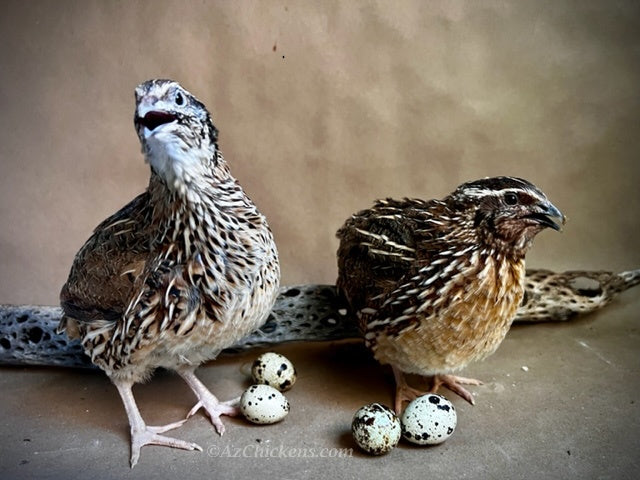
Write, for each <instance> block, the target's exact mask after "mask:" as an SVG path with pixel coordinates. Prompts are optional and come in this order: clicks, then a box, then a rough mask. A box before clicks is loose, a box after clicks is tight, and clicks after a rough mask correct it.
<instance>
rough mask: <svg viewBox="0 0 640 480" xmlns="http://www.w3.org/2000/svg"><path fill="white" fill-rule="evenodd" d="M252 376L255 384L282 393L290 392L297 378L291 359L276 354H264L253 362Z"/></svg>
mask: <svg viewBox="0 0 640 480" xmlns="http://www.w3.org/2000/svg"><path fill="white" fill-rule="evenodd" d="M251 376H252V377H253V381H254V382H256V383H263V384H265V385H270V386H272V387H273V388H277V389H278V390H280V391H281V392H286V391H287V390H289V389H290V388H291V387H292V386H293V384H294V383H295V382H296V378H297V375H296V369H295V368H294V366H293V364H292V363H291V362H290V361H289V359H288V358H287V357H285V356H284V355H280V354H279V353H274V352H267V353H263V354H262V355H260V356H259V357H258V358H257V359H256V360H255V361H254V362H253V365H252V366H251Z"/></svg>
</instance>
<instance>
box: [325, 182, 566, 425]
mask: <svg viewBox="0 0 640 480" xmlns="http://www.w3.org/2000/svg"><path fill="white" fill-rule="evenodd" d="M561 224H564V216H563V215H562V213H561V212H560V211H559V210H558V209H557V208H556V207H555V206H554V205H553V204H552V203H551V202H550V201H549V200H548V199H547V198H546V196H545V195H544V193H543V192H542V191H540V189H538V188H537V187H536V186H535V185H533V184H531V183H530V182H528V181H526V180H523V179H520V178H514V177H494V178H485V179H481V180H477V181H472V182H468V183H464V184H462V185H460V186H459V187H458V188H457V189H456V190H455V191H454V192H452V193H451V194H450V195H448V196H447V197H445V198H444V199H442V200H430V201H424V200H420V199H408V198H407V199H403V200H393V199H386V200H379V201H377V202H375V204H374V205H373V207H372V208H370V209H368V210H362V211H360V212H358V213H356V214H354V215H353V216H352V217H351V218H349V219H348V220H347V221H346V222H345V224H344V225H343V226H342V227H341V228H340V229H339V230H338V232H337V236H338V238H339V240H340V245H339V248H338V280H337V286H338V289H339V291H340V292H341V294H342V295H343V296H344V297H345V299H346V301H347V303H348V305H349V308H350V309H351V310H352V312H353V313H355V316H356V318H357V321H358V324H359V328H360V330H361V332H362V334H363V335H364V337H365V343H366V345H367V346H368V348H369V349H370V350H371V351H372V352H373V355H374V357H375V358H376V359H377V360H378V361H379V362H380V363H382V364H389V365H391V367H392V370H393V373H394V377H395V380H396V396H395V408H396V411H397V412H398V413H399V412H400V411H401V410H402V406H403V403H404V401H409V400H411V399H413V398H415V397H416V396H418V395H421V394H422V393H423V392H420V391H419V390H417V389H415V388H412V387H410V386H409V385H408V383H407V381H406V379H405V374H418V375H422V376H425V377H428V378H429V379H430V380H431V391H432V392H435V391H437V389H438V388H439V387H440V386H445V387H447V388H449V389H450V390H452V391H453V392H455V393H457V394H458V395H460V396H461V397H462V398H464V399H465V400H467V401H468V402H470V403H472V404H473V403H474V401H473V397H472V395H471V394H470V392H469V391H468V390H467V389H466V388H464V387H463V386H462V385H465V384H471V385H478V384H480V383H481V382H479V381H478V380H475V379H469V378H463V377H458V376H455V375H453V373H455V372H457V371H459V370H460V369H462V368H464V367H465V366H466V365H468V364H469V363H470V362H473V361H477V360H480V359H483V358H485V357H487V356H488V355H490V354H491V353H493V352H494V351H495V350H496V349H497V348H498V346H499V345H500V343H501V342H502V340H503V339H504V337H505V335H506V333H507V331H508V330H509V327H510V325H511V322H512V321H513V318H514V316H515V314H516V311H517V310H518V306H519V305H520V303H521V300H522V297H523V291H524V278H525V254H526V252H527V250H528V249H529V248H530V247H531V243H532V241H533V238H534V237H535V236H536V234H538V233H539V232H540V231H542V230H543V229H545V228H552V229H554V230H560V228H561Z"/></svg>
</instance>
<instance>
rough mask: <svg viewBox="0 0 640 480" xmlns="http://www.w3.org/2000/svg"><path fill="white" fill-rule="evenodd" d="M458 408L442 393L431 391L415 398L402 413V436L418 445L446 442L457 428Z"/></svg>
mask: <svg viewBox="0 0 640 480" xmlns="http://www.w3.org/2000/svg"><path fill="white" fill-rule="evenodd" d="M457 421H458V417H457V414H456V408H455V407H454V406H453V404H452V403H451V402H450V401H449V400H447V399H446V398H445V397H443V396H442V395H436V394H435V393H429V394H427V395H423V396H421V397H418V398H416V399H415V400H413V401H412V402H411V403H409V405H407V408H405V410H404V412H403V413H402V418H401V424H402V436H403V437H404V438H405V439H407V440H408V441H410V442H411V443H415V444H418V445H436V444H438V443H442V442H444V441H445V440H446V439H447V438H449V437H450V436H451V434H453V431H454V430H455V429H456V424H457Z"/></svg>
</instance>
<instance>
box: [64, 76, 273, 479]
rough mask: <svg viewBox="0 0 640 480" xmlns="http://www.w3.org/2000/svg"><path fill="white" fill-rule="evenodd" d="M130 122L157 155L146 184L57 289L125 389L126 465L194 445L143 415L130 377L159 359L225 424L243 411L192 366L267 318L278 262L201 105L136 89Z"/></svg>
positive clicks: (67, 318)
mask: <svg viewBox="0 0 640 480" xmlns="http://www.w3.org/2000/svg"><path fill="white" fill-rule="evenodd" d="M135 99H136V107H135V115H134V124H135V127H136V131H137V133H138V136H139V138H140V142H141V144H142V152H143V153H144V157H145V160H146V162H148V163H149V165H150V167H151V178H150V181H149V186H148V188H147V190H146V191H145V192H144V193H142V194H140V195H139V196H137V197H136V198H135V199H133V200H132V201H131V202H130V203H128V204H127V205H126V206H124V207H123V208H122V209H121V210H119V211H118V212H116V213H115V214H113V215H112V216H111V217H109V218H107V219H106V220H105V221H103V222H102V223H101V224H100V225H98V226H97V227H96V229H95V230H94V232H93V234H92V235H91V237H90V238H89V240H88V241H87V242H86V243H85V244H84V246H83V247H82V248H81V249H80V251H79V252H78V253H77V255H76V257H75V260H74V262H73V265H72V267H71V272H70V274H69V278H68V280H67V282H66V284H65V285H64V287H63V288H62V292H61V295H60V298H61V304H62V308H63V310H64V317H63V319H62V320H61V322H60V326H59V330H61V331H62V330H65V331H66V332H67V334H68V335H69V336H70V337H71V338H79V339H80V340H81V341H82V345H83V347H84V349H85V351H86V353H87V354H88V355H89V356H90V357H91V360H92V361H93V362H94V363H95V364H96V365H98V366H99V367H100V368H102V369H103V370H104V371H105V372H106V374H107V375H108V376H109V378H110V379H111V381H112V382H113V383H114V384H115V386H116V387H117V389H118V392H119V393H120V396H121V397H122V401H123V403H124V407H125V410H126V413H127V416H128V419H129V424H130V427H131V466H132V467H133V466H134V465H135V464H136V462H137V461H138V458H139V455H140V449H141V447H142V446H143V445H148V444H154V445H166V446H170V447H176V448H182V449H187V450H194V449H198V450H201V448H200V447H199V446H198V445H196V444H195V443H191V442H186V441H183V440H178V439H175V438H171V437H166V436H163V435H161V433H163V432H165V431H167V430H170V429H173V428H176V427H178V426H180V425H182V423H183V422H184V421H186V419H184V420H182V421H179V422H175V423H171V424H169V425H165V426H161V427H152V426H148V425H146V424H145V422H144V420H143V419H142V417H141V415H140V412H139V410H138V407H137V406H136V403H135V400H134V397H133V394H132V386H133V385H134V384H135V383H137V382H141V381H144V380H145V379H146V378H148V377H149V376H150V374H151V373H152V372H153V370H154V369H155V368H157V367H164V368H167V369H171V370H174V371H176V372H177V373H178V374H179V375H180V376H181V377H182V378H183V379H184V380H185V381H186V383H187V384H188V385H189V387H190V388H191V389H192V390H193V392H194V393H195V395H196V397H197V399H198V402H197V403H196V405H195V406H194V408H193V409H192V410H191V411H190V412H189V414H188V415H187V418H188V417H189V416H191V415H193V414H194V413H195V412H196V411H198V410H199V409H200V408H203V409H204V410H205V411H206V413H207V414H208V416H209V417H210V419H211V422H212V423H213V425H214V426H215V428H216V430H217V431H218V432H219V433H220V434H222V433H223V432H224V425H223V423H222V421H221V419H220V416H221V415H234V414H236V413H237V405H236V402H235V401H229V402H221V401H218V399H217V398H216V397H215V396H214V395H213V394H212V393H211V392H210V391H209V390H208V389H207V388H206V387H205V386H204V385H203V384H202V382H200V380H199V379H198V378H197V377H196V376H195V373H194V371H195V369H196V368H197V367H198V365H200V364H201V363H203V362H205V361H207V360H210V359H213V358H215V357H216V355H217V354H218V353H219V352H220V351H221V350H222V349H224V348H226V347H228V346H230V345H232V344H233V343H235V342H237V341H238V340H239V339H240V338H241V337H243V336H245V335H247V334H249V333H250V332H252V331H254V330H256V329H257V328H258V327H260V326H261V325H262V324H263V323H264V322H265V320H266V318H267V315H268V313H269V311H270V309H271V307H272V305H273V303H274V301H275V298H276V295H277V292H278V285H279V278H280V271H279V264H278V255H277V251H276V247H275V244H274V241H273V237H272V234H271V231H270V229H269V226H268V225H267V222H266V220H265V217H264V216H263V215H262V214H261V213H260V212H259V211H258V210H257V208H256V207H255V205H254V204H253V203H252V202H251V200H250V199H249V198H248V197H247V195H246V194H245V192H244V191H243V189H242V188H241V187H240V185H239V184H238V182H237V181H236V180H235V179H234V178H233V176H232V175H231V173H230V172H229V168H228V166H227V163H226V162H225V160H224V158H223V156H222V154H221V153H220V150H219V149H218V144H217V141H218V131H217V130H216V128H215V127H214V125H213V123H212V121H211V117H210V115H209V113H208V112H207V109H206V108H205V106H204V105H203V104H202V103H201V102H200V101H198V100H197V99H196V98H195V97H194V96H193V95H192V94H191V93H189V92H188V91H187V90H185V89H184V88H183V87H182V86H180V85H179V84H178V83H177V82H174V81H171V80H149V81H147V82H144V83H142V84H141V85H139V86H138V87H137V88H136V90H135Z"/></svg>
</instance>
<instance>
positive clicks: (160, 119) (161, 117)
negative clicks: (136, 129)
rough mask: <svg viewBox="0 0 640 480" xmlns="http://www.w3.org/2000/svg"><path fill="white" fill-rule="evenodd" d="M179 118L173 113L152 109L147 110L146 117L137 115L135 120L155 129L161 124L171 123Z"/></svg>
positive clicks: (139, 123) (150, 129)
mask: <svg viewBox="0 0 640 480" xmlns="http://www.w3.org/2000/svg"><path fill="white" fill-rule="evenodd" d="M177 118H178V117H177V115H174V114H173V113H169V112H159V111H155V110H151V111H150V112H147V113H146V114H145V115H144V117H139V116H136V119H135V122H136V124H138V125H142V126H143V127H146V128H148V129H149V131H153V130H155V129H156V128H157V127H159V126H160V125H164V124H165V123H171V122H173V121H174V120H177Z"/></svg>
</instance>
